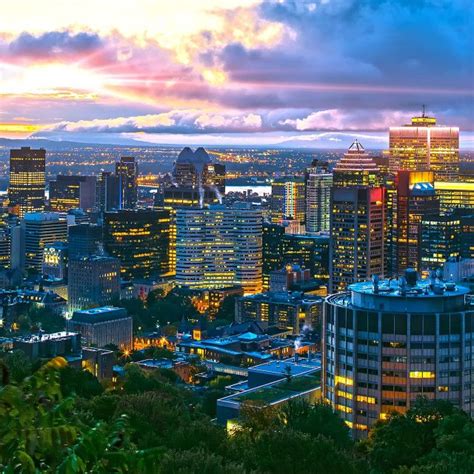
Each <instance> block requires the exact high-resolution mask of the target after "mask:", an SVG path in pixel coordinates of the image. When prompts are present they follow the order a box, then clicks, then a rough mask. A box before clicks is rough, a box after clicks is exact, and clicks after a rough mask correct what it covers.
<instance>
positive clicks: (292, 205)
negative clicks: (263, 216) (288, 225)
mask: <svg viewBox="0 0 474 474" xmlns="http://www.w3.org/2000/svg"><path fill="white" fill-rule="evenodd" d="M305 211H306V209H305V183H304V179H303V178H295V177H285V178H277V179H275V181H273V183H272V197H271V216H272V222H274V223H280V222H282V221H284V220H287V219H288V220H295V221H297V222H299V223H304V221H305Z"/></svg>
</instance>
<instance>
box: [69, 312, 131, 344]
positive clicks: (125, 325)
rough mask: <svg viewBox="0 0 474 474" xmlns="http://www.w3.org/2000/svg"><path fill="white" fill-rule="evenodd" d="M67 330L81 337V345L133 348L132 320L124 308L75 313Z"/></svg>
mask: <svg viewBox="0 0 474 474" xmlns="http://www.w3.org/2000/svg"><path fill="white" fill-rule="evenodd" d="M67 328H68V330H69V331H75V332H78V333H79V334H80V335H81V339H82V342H83V345H87V346H94V347H105V346H107V345H110V344H113V345H114V346H117V347H118V348H119V349H121V350H131V349H132V347H133V320H132V318H131V317H130V316H129V315H128V314H127V310H126V309H124V308H114V307H113V306H104V307H101V308H93V309H85V310H83V311H75V312H74V314H73V315H72V318H71V319H70V320H69V321H68V322H67Z"/></svg>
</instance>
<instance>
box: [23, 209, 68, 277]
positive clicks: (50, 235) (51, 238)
mask: <svg viewBox="0 0 474 474" xmlns="http://www.w3.org/2000/svg"><path fill="white" fill-rule="evenodd" d="M22 227H23V232H24V236H25V237H24V238H25V240H24V242H25V266H26V268H27V269H34V270H36V271H38V272H41V270H42V266H43V252H44V247H45V245H46V244H53V243H55V242H66V241H67V221H66V219H64V218H63V217H62V216H60V215H59V214H57V213H54V212H31V213H28V214H26V215H25V217H24V219H23V223H22Z"/></svg>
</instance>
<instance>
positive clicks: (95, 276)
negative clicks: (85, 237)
mask: <svg viewBox="0 0 474 474" xmlns="http://www.w3.org/2000/svg"><path fill="white" fill-rule="evenodd" d="M119 296H120V262H119V260H118V259H116V258H113V257H105V256H97V255H95V256H91V257H83V258H74V259H71V260H69V268H68V308H69V312H71V313H72V312H73V311H76V310H82V309H88V308H93V307H97V306H104V305H108V304H110V303H112V301H113V300H114V299H115V298H118V297H119Z"/></svg>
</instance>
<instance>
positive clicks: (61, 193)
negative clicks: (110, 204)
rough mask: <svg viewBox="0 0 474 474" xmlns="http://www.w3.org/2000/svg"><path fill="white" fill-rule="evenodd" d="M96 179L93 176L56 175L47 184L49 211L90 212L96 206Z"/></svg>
mask: <svg viewBox="0 0 474 474" xmlns="http://www.w3.org/2000/svg"><path fill="white" fill-rule="evenodd" d="M96 187H97V179H96V177H95V176H69V175H58V176H57V177H56V181H50V183H49V206H50V209H51V211H54V212H65V211H69V210H70V209H78V208H80V209H83V210H84V211H91V210H92V209H93V208H94V207H95V205H96Z"/></svg>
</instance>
